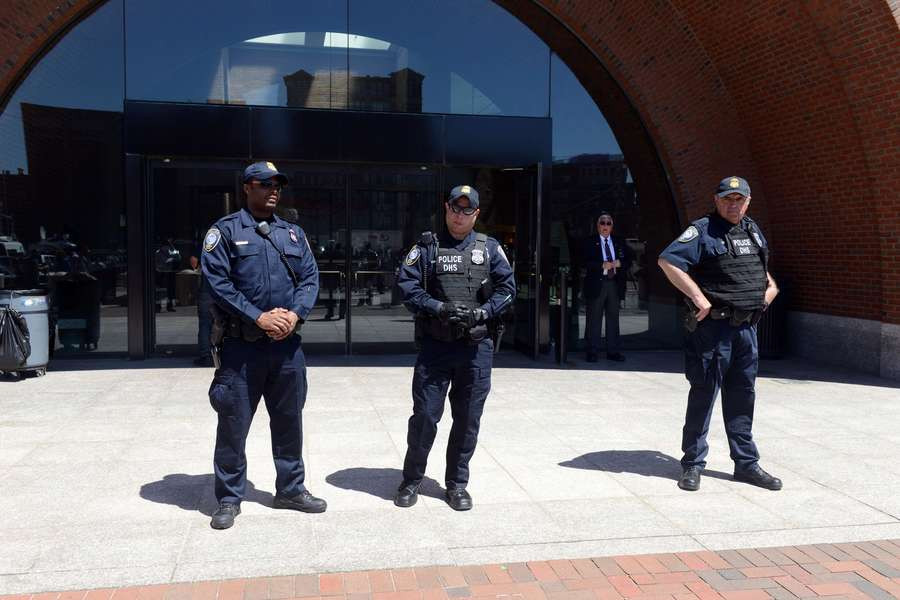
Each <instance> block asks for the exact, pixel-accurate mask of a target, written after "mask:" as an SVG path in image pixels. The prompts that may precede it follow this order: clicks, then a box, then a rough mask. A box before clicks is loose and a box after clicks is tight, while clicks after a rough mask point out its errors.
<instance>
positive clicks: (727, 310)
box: [709, 306, 757, 325]
mask: <svg viewBox="0 0 900 600" xmlns="http://www.w3.org/2000/svg"><path fill="white" fill-rule="evenodd" d="M756 312H757V311H755V310H743V309H740V308H731V307H730V306H720V307H713V308H711V309H709V318H711V319H715V320H716V321H721V320H723V319H731V324H732V325H740V324H742V323H746V322H748V321H751V320H752V319H753V317H754V315H755V314H756Z"/></svg>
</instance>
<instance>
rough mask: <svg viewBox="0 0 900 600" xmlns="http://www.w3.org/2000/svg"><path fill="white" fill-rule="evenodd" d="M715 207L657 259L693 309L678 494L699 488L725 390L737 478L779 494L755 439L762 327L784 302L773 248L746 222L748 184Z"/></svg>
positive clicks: (727, 185) (724, 193) (732, 182)
mask: <svg viewBox="0 0 900 600" xmlns="http://www.w3.org/2000/svg"><path fill="white" fill-rule="evenodd" d="M713 201H714V203H715V208H716V210H715V211H714V212H712V213H710V214H709V215H707V216H705V217H703V218H702V219H698V220H696V221H694V222H693V223H692V224H691V225H690V227H688V228H687V229H686V230H685V231H684V233H682V234H681V236H680V237H679V238H678V239H677V240H675V241H674V242H672V243H671V244H669V246H668V247H667V248H666V249H665V250H663V252H662V254H661V255H660V257H659V266H660V268H662V270H663V272H664V273H665V274H666V277H667V278H668V279H669V281H670V282H672V285H674V286H675V287H677V288H678V289H679V290H680V291H681V292H682V293H683V294H684V295H685V298H686V301H687V303H688V306H689V307H690V313H689V315H688V322H687V323H686V326H687V329H688V335H687V338H686V340H685V375H686V376H687V379H688V381H689V382H690V384H691V390H690V392H689V393H688V404H687V414H686V416H685V423H684V429H683V430H682V438H681V449H682V451H683V452H684V456H683V457H682V459H681V466H682V468H683V469H684V471H683V473H682V476H681V479H680V480H679V481H678V487H680V488H681V489H683V490H688V491H694V490H697V489H699V488H700V475H701V473H702V472H703V469H704V467H705V466H706V454H707V452H708V450H709V445H708V444H707V442H706V434H707V432H708V431H709V421H710V417H711V416H712V412H713V404H714V403H715V401H716V395H717V394H718V392H719V390H720V389H721V390H722V413H723V416H724V417H725V433H726V434H727V435H728V445H729V447H730V449H731V459H732V460H733V461H734V479H735V480H736V481H743V482H746V483H750V484H752V485H757V486H759V487H762V488H766V489H769V490H780V489H781V480H780V479H778V478H777V477H773V476H772V475H770V474H768V473H766V472H765V471H764V470H762V468H760V466H759V451H758V450H757V449H756V444H755V443H754V442H753V433H752V427H753V408H754V404H755V402H756V391H755V386H756V373H757V370H758V367H759V353H758V349H757V340H756V324H757V323H758V322H759V319H760V318H761V316H762V313H763V311H764V310H766V308H767V307H768V306H769V304H771V302H772V300H774V299H775V296H776V295H778V287H777V286H776V285H775V280H774V279H772V276H771V275H770V274H769V272H768V260H769V246H768V244H767V242H766V238H765V237H763V234H762V231H760V229H759V226H758V225H757V224H756V223H755V222H754V221H753V219H751V218H750V217H748V216H746V213H747V209H748V208H749V206H750V185H749V184H748V183H747V181H746V180H744V179H742V178H740V177H726V178H725V179H723V180H722V181H721V182H720V183H719V186H718V188H717V189H716V194H715V196H714V197H713Z"/></svg>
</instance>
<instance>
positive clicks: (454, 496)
mask: <svg viewBox="0 0 900 600" xmlns="http://www.w3.org/2000/svg"><path fill="white" fill-rule="evenodd" d="M446 496H447V504H449V505H450V508H452V509H453V510H471V508H472V496H470V495H469V492H467V491H466V490H464V489H460V488H456V489H452V490H447V494H446Z"/></svg>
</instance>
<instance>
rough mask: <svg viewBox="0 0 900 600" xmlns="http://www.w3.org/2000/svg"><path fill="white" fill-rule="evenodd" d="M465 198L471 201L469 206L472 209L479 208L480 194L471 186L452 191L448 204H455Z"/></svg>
mask: <svg viewBox="0 0 900 600" xmlns="http://www.w3.org/2000/svg"><path fill="white" fill-rule="evenodd" d="M463 196H465V197H466V198H468V199H469V206H471V207H472V208H478V192H476V191H475V188H473V187H472V186H471V185H458V186H456V187H455V188H453V189H452V190H450V199H449V200H448V202H449V203H450V204H453V202H455V201H456V200H458V199H459V198H462V197H463Z"/></svg>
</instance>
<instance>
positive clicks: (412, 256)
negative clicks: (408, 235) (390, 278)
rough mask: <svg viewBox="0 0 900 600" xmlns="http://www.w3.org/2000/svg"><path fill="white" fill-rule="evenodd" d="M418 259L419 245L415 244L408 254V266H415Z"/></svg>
mask: <svg viewBox="0 0 900 600" xmlns="http://www.w3.org/2000/svg"><path fill="white" fill-rule="evenodd" d="M417 260H419V247H418V246H413V247H412V250H410V251H409V254H407V255H406V266H407V267H411V266H413V265H414V264H416V261H417Z"/></svg>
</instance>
